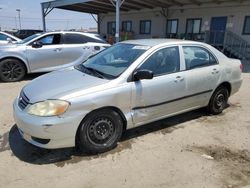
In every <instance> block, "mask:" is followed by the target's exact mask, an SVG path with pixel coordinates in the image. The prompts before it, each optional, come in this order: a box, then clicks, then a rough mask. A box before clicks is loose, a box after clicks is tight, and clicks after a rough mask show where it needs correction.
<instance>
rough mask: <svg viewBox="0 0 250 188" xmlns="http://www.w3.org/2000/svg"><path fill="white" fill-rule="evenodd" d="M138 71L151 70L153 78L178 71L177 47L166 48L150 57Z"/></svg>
mask: <svg viewBox="0 0 250 188" xmlns="http://www.w3.org/2000/svg"><path fill="white" fill-rule="evenodd" d="M139 69H141V70H142V69H147V70H151V71H153V73H154V76H160V75H164V74H169V73H174V72H178V71H180V56H179V48H178V47H168V48H164V49H161V50H158V51H157V52H155V53H154V54H153V55H151V56H150V57H149V58H148V59H147V60H146V61H145V62H144V63H143V64H142V66H140V68H139Z"/></svg>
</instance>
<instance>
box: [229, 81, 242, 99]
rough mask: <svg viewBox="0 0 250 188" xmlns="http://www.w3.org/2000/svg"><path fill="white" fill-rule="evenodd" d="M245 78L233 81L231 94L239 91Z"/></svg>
mask: <svg viewBox="0 0 250 188" xmlns="http://www.w3.org/2000/svg"><path fill="white" fill-rule="evenodd" d="M242 82H243V79H242V78H241V79H240V80H237V81H234V82H231V95H233V94H235V93H237V92H238V91H239V90H240V87H241V85H242Z"/></svg>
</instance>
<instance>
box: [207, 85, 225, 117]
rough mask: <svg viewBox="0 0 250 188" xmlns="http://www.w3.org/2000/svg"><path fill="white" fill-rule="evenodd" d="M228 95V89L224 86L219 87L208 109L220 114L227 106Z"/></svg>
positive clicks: (212, 112)
mask: <svg viewBox="0 0 250 188" xmlns="http://www.w3.org/2000/svg"><path fill="white" fill-rule="evenodd" d="M228 97H229V92H228V89H227V88H225V87H224V86H220V87H218V88H217V89H216V90H215V92H214V93H213V95H212V97H211V99H210V101H209V104H208V111H209V112H210V113H211V114H214V115H217V114H220V113H221V112H222V111H223V110H224V109H225V108H226V106H227V102H228Z"/></svg>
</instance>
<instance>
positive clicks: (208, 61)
mask: <svg viewBox="0 0 250 188" xmlns="http://www.w3.org/2000/svg"><path fill="white" fill-rule="evenodd" d="M183 52H184V57H185V64H186V69H187V70H190V69H195V68H199V67H205V66H209V65H214V64H217V60H216V59H215V57H214V56H213V55H212V54H211V53H210V52H208V51H207V50H206V49H204V48H201V47H196V46H184V47H183Z"/></svg>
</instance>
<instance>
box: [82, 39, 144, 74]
mask: <svg viewBox="0 0 250 188" xmlns="http://www.w3.org/2000/svg"><path fill="white" fill-rule="evenodd" d="M148 48H149V47H148V46H138V45H134V44H123V43H120V44H116V45H114V46H112V47H110V48H108V49H106V50H104V51H102V52H101V53H99V54H97V55H95V56H94V57H92V58H90V59H88V60H87V61H85V62H84V63H82V64H81V65H80V68H82V69H88V70H92V71H93V70H94V71H95V72H98V74H99V75H100V74H102V76H103V77H104V78H107V79H114V78H117V77H118V76H119V75H120V74H121V73H123V72H124V71H125V70H126V69H127V68H128V67H129V66H130V65H131V64H132V63H133V62H134V61H135V60H136V59H137V58H138V57H139V56H141V55H142V54H143V53H144V52H145V51H146V50H147V49H148Z"/></svg>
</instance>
